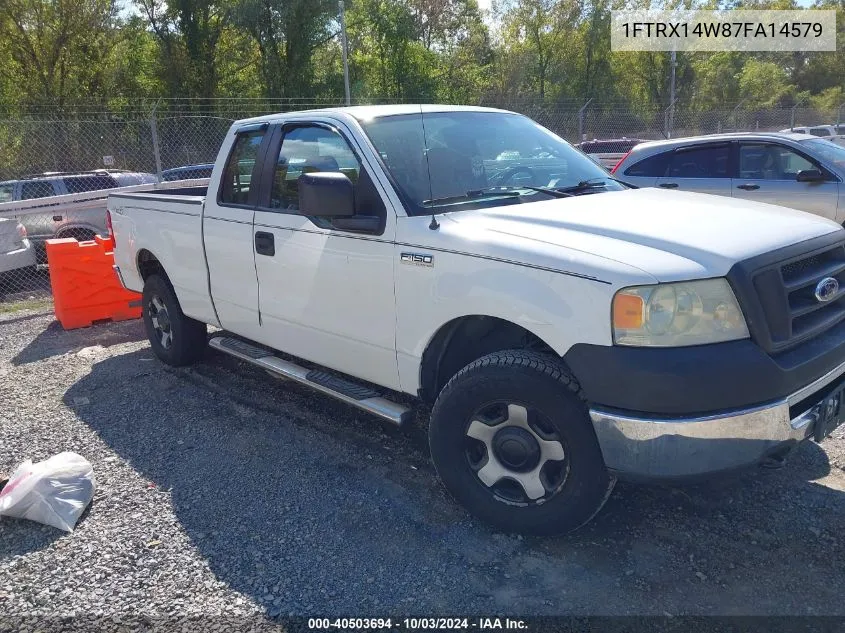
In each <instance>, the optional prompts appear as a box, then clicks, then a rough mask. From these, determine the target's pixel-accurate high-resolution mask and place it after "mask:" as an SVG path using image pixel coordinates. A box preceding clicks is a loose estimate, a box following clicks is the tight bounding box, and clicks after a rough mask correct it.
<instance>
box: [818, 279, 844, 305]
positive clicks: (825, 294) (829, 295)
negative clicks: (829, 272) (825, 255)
mask: <svg viewBox="0 0 845 633" xmlns="http://www.w3.org/2000/svg"><path fill="white" fill-rule="evenodd" d="M837 294H839V282H838V281H836V280H835V279H834V278H833V277H825V278H824V279H822V280H821V281H820V282H819V283H817V284H816V299H818V300H819V302H820V303H827V302H828V301H830V300H831V299H833V298H834V297H836V295H837Z"/></svg>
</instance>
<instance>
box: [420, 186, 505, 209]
mask: <svg viewBox="0 0 845 633" xmlns="http://www.w3.org/2000/svg"><path fill="white" fill-rule="evenodd" d="M488 194H489V195H493V196H495V197H498V198H518V197H519V196H520V195H521V194H520V193H519V192H518V191H510V190H507V189H505V190H504V191H486V190H484V189H478V190H476V191H467V192H466V193H465V194H464V195H462V196H446V197H445V198H432V199H431V200H423V201H422V204H423V206H424V207H430V206H433V205H436V204H450V203H452V202H466V201H468V200H475V199H476V198H481V197H483V196H485V195H488Z"/></svg>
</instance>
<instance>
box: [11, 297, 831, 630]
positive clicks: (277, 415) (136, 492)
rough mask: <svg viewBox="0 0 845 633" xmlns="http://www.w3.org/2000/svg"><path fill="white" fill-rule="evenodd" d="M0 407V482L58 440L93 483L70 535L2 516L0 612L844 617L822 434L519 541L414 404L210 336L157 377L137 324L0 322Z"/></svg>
mask: <svg viewBox="0 0 845 633" xmlns="http://www.w3.org/2000/svg"><path fill="white" fill-rule="evenodd" d="M0 403H2V406H0V475H2V474H3V473H5V475H6V476H8V474H10V473H11V471H12V470H13V469H14V467H15V466H16V465H17V464H18V463H19V462H21V461H23V460H24V459H26V458H32V459H33V460H41V459H45V458H47V457H49V456H50V455H53V454H55V453H58V452H60V451H64V450H71V451H76V452H78V453H80V454H82V455H83V456H85V457H86V458H87V459H89V460H90V461H91V462H92V463H93V464H94V471H95V475H96V478H97V483H98V490H97V493H96V495H95V497H94V501H93V504H92V505H91V507H90V508H89V511H88V512H87V513H86V514H85V515H84V516H83V518H82V520H81V521H80V523H79V524H78V526H77V529H76V531H75V532H73V533H72V534H64V533H61V532H59V531H58V530H55V529H53V528H48V527H42V526H39V525H38V524H35V523H31V522H28V521H22V520H13V519H0V613H6V614H9V615H14V614H21V615H23V614H31V615H38V614H44V615H59V616H69V615H73V614H77V615H89V616H97V615H105V616H112V615H125V614H144V615H146V616H150V617H154V616H167V615H171V616H173V615H178V616H194V615H209V614H214V615H221V616H230V617H232V618H249V617H257V618H263V616H264V615H265V614H270V615H277V614H282V615H288V614H294V615H322V616H325V615H355V616H364V615H370V616H382V617H384V616H386V615H391V614H392V615H393V617H397V616H399V615H411V614H415V615H450V614H451V615H455V614H463V615H468V614H496V613H498V614H514V615H516V614H520V615H553V614H568V615H587V614H605V615H618V614H655V615H660V614H673V615H676V614H691V615H708V614H726V615H735V614H793V615H808V614H838V615H845V601H843V599H842V596H843V595H845V566H843V561H845V529H843V527H845V435H843V430H842V429H840V430H839V431H838V433H837V435H836V436H835V437H833V438H830V439H828V440H827V441H826V442H825V443H824V444H823V445H821V446H818V445H815V444H812V443H806V444H804V445H802V446H801V447H800V449H799V450H797V451H796V452H795V453H794V454H793V456H792V457H791V458H790V461H789V464H788V466H787V467H786V468H784V469H781V470H777V471H768V470H766V471H764V470H759V471H755V472H753V473H749V474H747V475H743V476H740V477H734V478H730V479H722V480H718V481H713V482H710V483H708V484H706V485H703V484H702V485H697V486H686V487H642V486H633V485H624V484H620V485H618V486H617V488H616V490H615V492H614V494H613V496H612V497H611V499H610V500H609V502H608V504H607V505H606V506H605V508H604V510H603V511H602V512H601V513H600V514H599V516H598V517H597V518H596V519H595V520H594V521H593V522H592V523H591V524H590V525H589V526H587V527H585V528H583V529H582V530H580V531H579V532H577V533H576V534H575V535H572V536H570V537H566V538H555V539H529V538H521V537H517V536H512V535H505V534H500V533H496V532H495V531H493V530H491V529H490V528H488V527H487V526H485V525H481V524H479V523H478V522H477V521H474V520H472V519H471V518H469V517H468V516H467V515H466V514H465V513H464V511H463V510H462V509H461V508H460V507H458V506H457V505H456V504H455V503H454V502H452V501H451V500H450V499H449V498H448V496H447V495H446V494H445V492H444V491H443V490H442V488H441V487H440V485H439V483H438V482H437V480H436V477H435V473H434V470H433V468H432V466H431V465H430V462H429V456H428V449H427V444H426V436H425V430H424V420H425V413H426V412H425V411H423V410H421V411H419V415H418V420H417V422H416V423H415V424H414V425H413V426H412V427H411V428H410V429H408V430H403V431H399V430H397V429H394V428H391V427H389V426H387V425H385V424H382V423H380V422H379V421H378V420H377V419H375V418H372V417H370V416H368V415H366V414H364V413H359V412H358V411H356V410H354V409H352V408H349V407H347V406H345V405H343V404H340V403H337V402H335V401H333V400H330V399H328V398H326V397H323V396H320V395H317V394H315V393H313V392H311V391H309V390H307V389H305V388H301V387H298V386H296V385H292V384H287V383H283V382H280V381H278V380H275V379H273V378H271V377H269V376H267V375H266V374H264V373H262V372H258V371H256V370H253V369H252V368H251V367H249V366H248V365H245V364H243V363H240V362H238V361H236V360H234V359H231V358H229V357H226V356H223V355H220V354H218V353H215V352H212V351H209V353H208V354H207V358H206V360H205V361H204V362H203V363H201V364H199V365H197V366H195V367H193V368H190V369H179V370H174V369H172V368H168V367H166V366H164V365H163V364H161V363H159V362H158V361H157V360H155V359H154V357H153V355H152V353H151V351H150V349H149V347H148V344H147V342H146V340H145V337H144V334H143V328H142V325H141V323H140V322H137V321H135V322H126V323H119V324H110V325H99V326H95V327H92V328H88V329H84V330H76V331H72V332H65V331H63V330H62V329H61V327H60V326H59V324H58V323H57V322H55V321H54V320H53V318H52V315H49V314H47V315H45V314H43V313H42V314H33V313H31V312H26V311H21V312H13V313H7V314H3V315H0ZM0 478H2V477H0Z"/></svg>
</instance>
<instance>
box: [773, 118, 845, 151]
mask: <svg viewBox="0 0 845 633" xmlns="http://www.w3.org/2000/svg"><path fill="white" fill-rule="evenodd" d="M781 132H789V133H794V134H810V135H811V136H818V137H821V138H824V139H827V140H828V141H830V142H832V143H836V144H837V145H842V146H843V147H845V125H842V124H838V123H837V124H836V125H813V126H809V127H804V126H802V127H796V128H791V129H790V128H787V129H785V130H781Z"/></svg>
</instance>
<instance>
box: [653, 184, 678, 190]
mask: <svg viewBox="0 0 845 633" xmlns="http://www.w3.org/2000/svg"><path fill="white" fill-rule="evenodd" d="M657 186H658V187H660V188H661V189H677V188H678V183H676V182H661V183H660V184H659V185H657Z"/></svg>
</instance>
